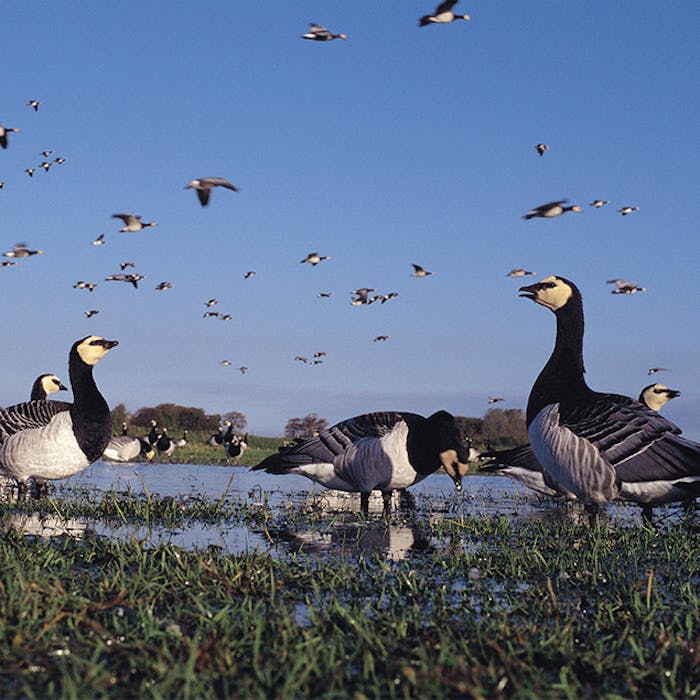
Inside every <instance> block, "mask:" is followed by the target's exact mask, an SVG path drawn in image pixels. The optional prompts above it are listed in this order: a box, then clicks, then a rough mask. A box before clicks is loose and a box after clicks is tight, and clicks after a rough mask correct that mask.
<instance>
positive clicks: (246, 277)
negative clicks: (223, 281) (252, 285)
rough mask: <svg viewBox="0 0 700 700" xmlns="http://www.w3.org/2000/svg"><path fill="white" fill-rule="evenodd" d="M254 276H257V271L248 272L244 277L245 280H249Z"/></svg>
mask: <svg viewBox="0 0 700 700" xmlns="http://www.w3.org/2000/svg"><path fill="white" fill-rule="evenodd" d="M253 276H255V270H248V272H246V273H245V274H244V275H243V279H244V280H249V279H250V278H251V277H253Z"/></svg>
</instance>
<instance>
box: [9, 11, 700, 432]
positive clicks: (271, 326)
mask: <svg viewBox="0 0 700 700" xmlns="http://www.w3.org/2000/svg"><path fill="white" fill-rule="evenodd" d="M435 4H436V3H434V2H432V0H427V1H426V0H420V1H418V0H410V1H409V0H394V1H387V2H369V0H366V1H358V2H340V1H338V2H336V1H333V0H318V1H314V2H312V1H309V2H304V1H302V0H299V1H295V2H281V1H278V2H240V1H238V0H227V1H226V2H220V1H217V0H213V1H211V2H207V3H194V2H181V1H174V2H171V1H168V2H166V1H164V0H163V1H162V2H155V1H149V0H139V1H138V2H132V1H126V0H120V1H119V2H106V1H105V2H82V1H81V2H24V1H23V2H14V1H9V2H5V3H3V10H2V28H1V29H0V31H1V32H2V48H1V49H0V52H1V53H0V55H1V57H2V61H1V63H2V92H1V94H0V124H3V125H4V126H6V127H17V128H20V129H21V132H20V133H17V134H14V133H12V134H10V136H9V141H10V144H9V148H8V149H7V150H5V151H0V180H1V181H4V182H5V186H4V187H3V188H2V189H0V246H2V247H3V251H2V252H4V251H5V250H9V249H11V248H12V246H13V245H15V244H16V243H18V242H26V243H27V245H28V246H30V247H31V248H40V249H42V250H43V251H44V254H43V255H41V256H33V257H31V258H28V259H24V260H20V261H18V263H17V264H16V265H14V266H11V267H3V268H0V289H2V301H3V303H2V308H3V316H4V321H5V325H4V338H5V341H4V343H3V346H2V359H3V382H2V384H3V392H2V398H1V399H0V403H2V404H4V405H7V404H10V403H14V402H16V401H21V400H25V399H26V398H28V394H29V389H30V386H31V383H32V381H33V380H34V378H35V377H36V376H37V375H38V374H40V373H42V372H45V371H53V372H56V373H57V374H59V376H60V377H61V378H62V379H63V380H64V381H67V379H68V377H67V374H68V372H67V352H68V349H69V347H70V345H71V344H72V343H73V342H74V341H75V340H76V339H78V338H81V337H83V336H85V335H88V334H90V333H95V334H98V335H102V336H104V337H106V338H110V339H117V340H119V342H120V345H119V347H117V348H115V349H114V350H113V351H112V352H111V353H110V354H109V356H108V357H106V358H105V359H104V360H103V361H102V362H101V363H100V365H99V366H98V367H97V368H96V370H95V376H96V379H97V382H98V385H99V386H100V388H101V390H102V391H103V393H104V395H105V397H106V398H107V400H108V401H109V403H110V405H112V406H114V405H116V404H117V403H120V402H122V403H124V404H126V406H127V408H128V409H129V410H136V409H138V408H140V407H142V406H153V405H156V404H159V403H163V402H173V403H179V404H183V405H188V406H199V407H202V408H203V409H205V410H206V411H207V412H209V413H220V412H226V411H230V410H237V411H241V412H242V413H244V414H245V415H246V416H247V418H248V428H249V430H250V431H251V432H253V433H257V434H263V435H265V434H267V435H279V434H281V433H282V430H283V428H284V425H285V423H286V421H287V420H288V419H289V418H291V417H294V416H303V415H305V414H306V413H309V412H316V413H318V414H319V415H321V416H323V417H325V418H326V419H327V420H328V421H329V422H331V423H333V422H336V421H338V420H341V419H344V418H348V417H350V416H353V415H356V414H358V413H364V412H369V411H374V410H409V411H415V412H418V413H422V414H425V415H427V414H429V413H431V412H433V411H435V410H437V409H440V408H445V409H447V410H449V411H451V412H453V413H455V414H459V415H468V416H481V415H483V413H484V412H485V411H486V410H487V409H488V408H489V405H488V403H487V397H488V396H501V397H504V398H505V401H504V402H503V403H500V404H498V406H499V407H502V408H508V407H517V408H524V407H525V404H526V401H527V395H528V392H529V390H530V387H531V385H532V382H533V381H534V379H535V377H536V375H537V373H538V372H539V370H540V369H541V367H542V366H543V364H544V363H545V361H546V359H547V357H548V356H549V353H550V351H551V348H552V346H553V343H554V330H555V321H554V317H553V316H552V315H551V314H550V313H549V312H547V311H546V310H545V309H543V308H541V307H537V306H535V305H534V304H532V303H531V302H529V301H527V300H524V299H520V298H519V297H518V292H517V290H518V287H519V286H521V285H522V284H526V283H529V282H530V281H534V280H536V279H540V278H542V277H544V276H547V275H550V274H559V275H562V276H565V277H567V278H569V279H570V280H572V281H574V282H575V283H576V284H577V285H578V286H579V288H580V289H581V292H582V294H583V297H584V305H585V312H586V338H585V347H584V353H585V361H586V368H587V379H588V382H589V384H590V385H591V386H592V387H593V388H594V389H597V390H603V391H614V392H619V393H623V394H627V395H632V396H637V394H638V393H639V390H640V389H641V388H642V387H643V386H644V385H645V384H647V383H649V381H651V379H653V378H649V377H648V376H647V369H648V368H649V367H652V366H662V367H666V368H669V369H670V370H671V371H669V372H663V373H660V374H657V375H656V377H655V378H657V379H659V380H660V381H664V382H665V383H667V384H668V385H669V386H671V387H672V388H675V389H679V390H680V391H681V392H682V396H681V397H680V398H678V399H675V400H674V401H673V402H672V403H671V404H669V405H668V406H667V407H666V408H665V409H664V413H665V414H666V415H667V416H668V417H669V418H671V419H672V420H674V421H675V422H676V423H678V424H679V425H680V426H681V427H682V428H683V429H684V432H685V434H686V435H688V436H689V437H692V438H694V439H700V410H699V409H700V370H699V367H698V328H699V326H700V304H699V302H700V293H699V292H698V283H699V281H700V275H698V263H699V262H700V259H699V256H698V252H699V250H700V231H699V230H698V223H697V222H698V184H699V182H698V161H699V158H698V156H699V153H698V151H699V148H698V143H699V142H698V113H699V112H700V109H699V107H700V99H699V96H698V75H699V71H698V69H699V68H700V65H699V63H700V62H699V60H698V57H699V55H700V46H699V44H698V41H697V37H698V29H699V28H700V21H699V20H700V4H699V3H697V2H692V1H691V0H683V1H680V0H675V1H674V0H671V1H669V2H665V3H658V2H644V1H643V2H638V1H634V2H633V1H631V0H630V1H620V2H609V0H605V1H602V0H601V1H597V0H596V1H590V2H577V3H574V2H563V1H561V0H557V1H554V0H552V1H543V0H538V1H537V2H521V0H504V1H502V2H494V1H491V2H485V1H484V0H474V1H473V2H467V1H466V0H462V2H460V3H459V5H458V6H457V7H456V8H455V10H456V11H459V12H467V13H469V14H470V15H471V16H472V20H471V21H470V22H454V23H452V24H450V25H444V26H437V25H433V26H428V27H424V28H419V27H418V26H417V19H418V17H420V16H421V15H423V14H428V13H430V12H431V11H432V10H434V8H435ZM311 21H313V22H318V23H320V24H323V25H325V26H326V27H328V28H329V29H330V30H331V31H333V32H336V33H337V32H344V33H346V34H347V35H348V38H347V40H346V41H341V40H336V41H332V42H327V43H318V42H310V41H304V40H302V39H301V38H300V35H301V34H302V33H304V32H305V31H306V28H307V25H308V23H309V22H311ZM30 99H36V100H40V102H41V104H40V106H39V110H38V111H37V112H35V111H34V110H33V109H31V108H30V107H28V106H27V102H28V101H29V100H30ZM539 142H543V143H546V144H547V145H549V147H550V150H549V151H547V152H546V153H545V154H544V156H543V157H539V156H538V155H537V153H536V151H535V145H536V144H537V143H539ZM45 149H50V150H53V151H54V153H53V154H52V156H51V158H55V157H59V156H60V157H64V158H65V159H66V160H65V163H63V164H62V165H55V166H53V167H51V169H50V170H49V171H48V172H44V171H43V170H42V169H41V168H39V169H38V171H37V172H36V173H35V174H34V176H33V177H32V178H29V177H28V175H27V174H26V173H25V172H24V169H25V168H28V167H36V166H38V165H39V164H40V163H41V161H42V160H43V158H42V156H41V155H40V152H41V151H42V150H45ZM205 176H219V177H225V178H228V179H229V180H230V181H232V182H233V183H235V184H236V185H237V186H238V187H239V188H240V191H239V192H231V191H228V190H223V189H217V190H215V191H214V193H213V195H212V199H211V203H210V205H209V206H208V207H207V208H202V207H201V206H200V205H199V203H198V201H197V198H196V196H195V193H194V192H193V191H192V190H185V189H184V186H185V185H186V184H187V183H188V182H189V181H190V180H192V179H194V178H199V177H205ZM565 198H566V199H569V200H570V203H571V204H579V205H581V206H582V207H583V212H582V213H579V214H576V213H567V214H565V215H564V216H561V217H558V218H555V219H552V220H543V219H534V220H531V221H524V220H523V219H522V218H521V217H522V215H523V214H524V213H526V212H527V211H528V210H529V209H530V208H532V207H533V206H536V205H539V204H542V203H545V202H549V201H551V200H556V199H565ZM596 198H601V199H607V200H610V202H611V203H610V204H609V205H607V206H604V207H602V208H601V209H599V210H597V209H594V208H593V207H590V206H588V204H589V203H590V202H592V201H593V200H594V199H596ZM623 205H633V206H638V207H640V209H639V211H637V212H635V213H633V214H631V215H629V216H625V217H623V216H621V215H620V214H619V213H617V209H619V208H620V207H621V206H623ZM117 212H131V213H135V214H140V215H142V216H143V219H144V221H156V222H157V223H158V226H157V227H156V228H148V229H145V230H144V231H142V232H140V233H136V234H134V233H131V234H128V233H119V232H118V230H119V228H120V227H121V225H122V224H121V222H120V221H118V220H116V219H112V218H110V217H111V215H112V214H114V213H117ZM100 234H104V235H105V240H106V244H105V245H103V246H99V247H97V246H92V245H91V242H92V241H93V240H94V239H95V238H96V237H97V236H98V235H100ZM312 251H317V252H318V253H319V254H321V255H328V256H330V257H331V259H330V260H326V261H324V262H322V263H320V264H319V265H317V266H316V267H311V266H310V265H308V264H301V263H300V260H302V259H303V258H304V257H305V256H306V255H307V254H308V253H310V252H312ZM3 259H4V258H3ZM127 260H128V261H134V262H135V263H136V269H135V271H137V272H139V273H141V274H143V275H145V276H146V279H145V280H143V281H142V282H141V283H140V285H139V288H138V289H134V288H133V287H132V286H131V285H129V284H126V283H123V282H106V281H105V280H104V278H105V277H106V276H107V275H110V274H113V273H116V272H119V263H120V262H122V261H127ZM412 263H417V264H419V265H422V266H423V267H424V268H426V269H428V270H430V271H432V272H433V273H434V274H433V275H431V276H429V277H425V278H415V277H412V276H411V273H412V272H413V268H412V267H411V264H412ZM515 267H524V268H526V269H528V270H533V271H535V272H537V276H536V277H528V278H525V281H523V280H517V279H511V278H508V277H507V276H506V273H507V272H508V271H509V270H510V269H512V268H515ZM249 270H254V271H255V272H256V275H255V276H253V277H251V278H249V279H244V274H245V273H246V272H247V271H249ZM127 271H128V270H127ZM615 277H624V278H627V279H628V280H630V281H633V282H637V283H639V284H641V285H643V286H645V287H647V288H648V291H647V292H646V293H643V294H635V295H630V296H626V295H612V294H611V293H610V291H611V287H610V286H609V285H606V284H605V282H606V280H608V279H610V278H615ZM78 280H85V281H92V282H97V283H98V286H97V288H96V289H95V290H94V291H93V292H88V291H86V290H77V289H74V288H73V285H74V284H75V283H76V282H77V281H78ZM162 281H169V282H171V283H172V284H173V285H174V286H173V288H172V289H169V290H168V291H164V292H159V291H155V286H156V285H157V284H159V283H160V282H162ZM358 287H373V288H375V289H376V290H377V292H378V293H386V292H398V294H399V296H398V297H396V298H394V299H391V300H390V301H388V302H387V303H385V304H373V305H371V306H359V307H353V306H351V305H350V299H351V296H350V294H349V292H350V291H351V290H353V289H356V288H358ZM319 292H332V293H333V294H332V296H331V297H330V298H325V299H321V298H317V294H318V293H319ZM212 297H215V298H217V299H218V300H219V304H218V306H216V307H215V309H216V310H218V311H220V312H221V313H228V314H231V315H232V316H233V320H232V321H227V322H226V321H221V320H219V319H216V318H211V319H210V318H207V319H205V318H203V314H204V312H205V310H206V307H205V305H204V302H205V301H206V300H207V299H209V298H212ZM89 309H99V310H100V314H98V315H96V316H94V317H92V318H90V319H88V318H86V316H85V315H84V312H85V311H87V310H89ZM377 335H388V336H390V337H389V340H387V341H386V342H374V341H373V338H374V337H376V336H377ZM315 352H326V353H327V355H326V356H325V357H323V358H322V359H323V363H322V364H318V365H311V364H303V363H301V362H298V361H295V360H294V357H295V356H296V355H302V356H307V357H309V358H310V359H311V357H312V355H313V353H315ZM224 359H226V360H229V361H230V362H231V363H232V365H231V366H229V367H227V366H223V365H221V364H220V362H221V360H224ZM241 365H245V366H247V367H248V368H249V370H248V372H246V373H245V374H242V373H241V372H239V371H238V370H237V367H239V366H241Z"/></svg>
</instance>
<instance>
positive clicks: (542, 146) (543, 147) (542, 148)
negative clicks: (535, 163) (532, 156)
mask: <svg viewBox="0 0 700 700" xmlns="http://www.w3.org/2000/svg"><path fill="white" fill-rule="evenodd" d="M535 150H536V151H537V155H538V156H540V158H541V157H542V156H543V155H544V152H545V151H548V150H549V146H548V145H547V144H546V143H538V144H537V145H536V146H535Z"/></svg>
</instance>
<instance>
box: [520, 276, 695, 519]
mask: <svg viewBox="0 0 700 700" xmlns="http://www.w3.org/2000/svg"><path fill="white" fill-rule="evenodd" d="M520 292H521V296H522V297H524V298H526V299H531V300H532V301H534V302H535V303H537V304H539V305H541V306H544V307H545V308H548V309H549V310H550V311H552V312H553V313H554V314H555V316H556V320H557V336H556V343H555V346H554V350H553V352H552V355H551V357H550V358H549V360H548V361H547V363H546V364H545V366H544V368H543V369H542V371H541V372H540V374H539V376H538V377H537V379H536V381H535V383H534V385H533V387H532V390H531V391H530V397H529V399H528V405H527V416H526V417H527V426H528V434H529V436H530V444H531V445H532V451H533V453H534V455H535V457H536V458H537V459H538V461H539V462H540V463H541V464H542V470H543V473H544V479H545V482H546V483H547V485H548V486H550V487H552V488H554V489H555V490H557V491H558V492H560V493H563V494H565V495H568V496H570V497H575V498H576V499H578V500H580V501H581V502H582V503H584V505H585V506H586V507H587V509H588V510H589V512H595V510H596V509H597V506H598V505H599V504H601V503H606V502H608V501H612V500H614V499H616V498H620V499H622V500H629V501H634V502H637V503H640V504H642V505H643V506H644V508H645V513H648V509H649V508H651V506H653V505H656V504H660V503H668V502H671V501H688V500H692V499H693V498H695V497H696V496H697V495H699V494H700V444H699V443H695V442H691V441H690V440H687V439H685V438H683V437H681V435H680V433H681V430H680V428H678V427H677V426H675V425H674V424H673V423H671V422H670V421H668V420H666V419H665V418H663V417H662V416H660V415H659V414H658V413H656V412H655V411H653V410H652V409H650V408H649V407H648V406H645V405H644V404H642V403H640V402H639V401H635V400H634V399H631V398H628V397H626V396H620V395H618V394H607V393H600V392H596V391H593V390H592V389H590V388H589V387H588V385H587V384H586V382H585V379H584V376H583V374H584V368H583V326H584V320H583V300H582V297H581V293H580V292H579V290H578V288H577V287H576V285H575V284H574V283H573V282H570V281H568V280H566V279H564V278H563V277H556V276H551V277H546V278H544V279H543V280H541V281H540V282H537V283H536V284H532V285H530V286H527V287H521V288H520Z"/></svg>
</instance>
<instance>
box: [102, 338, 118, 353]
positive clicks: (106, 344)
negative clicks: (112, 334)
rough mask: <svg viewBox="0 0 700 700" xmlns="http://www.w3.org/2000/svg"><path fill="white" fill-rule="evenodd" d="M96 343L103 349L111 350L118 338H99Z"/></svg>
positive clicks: (116, 343)
mask: <svg viewBox="0 0 700 700" xmlns="http://www.w3.org/2000/svg"><path fill="white" fill-rule="evenodd" d="M96 344H97V345H101V346H102V347H103V348H105V350H111V349H112V348H114V347H116V346H117V345H119V341H118V340H105V339H104V338H100V339H99V340H98V341H97V342H96Z"/></svg>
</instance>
